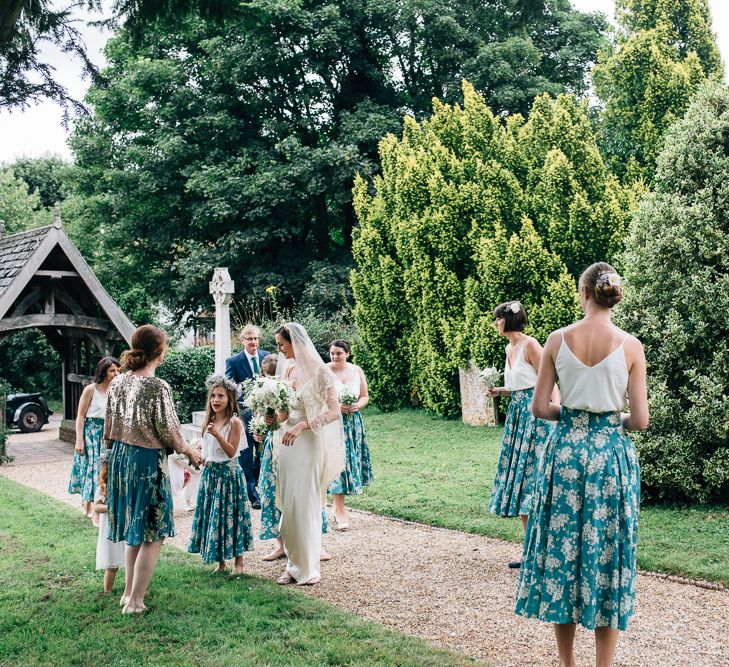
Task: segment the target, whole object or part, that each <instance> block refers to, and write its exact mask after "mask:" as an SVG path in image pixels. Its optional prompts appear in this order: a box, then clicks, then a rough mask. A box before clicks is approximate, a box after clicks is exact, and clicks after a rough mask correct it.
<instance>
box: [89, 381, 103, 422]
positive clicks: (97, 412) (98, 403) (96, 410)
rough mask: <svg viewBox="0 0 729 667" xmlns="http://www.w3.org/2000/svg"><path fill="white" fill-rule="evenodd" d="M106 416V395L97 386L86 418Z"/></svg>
mask: <svg viewBox="0 0 729 667" xmlns="http://www.w3.org/2000/svg"><path fill="white" fill-rule="evenodd" d="M105 417H106V395H105V394H102V393H101V392H100V391H99V390H98V389H97V388H96V387H95V386H94V393H93V394H92V395H91V403H89V409H88V410H86V419H104V418H105Z"/></svg>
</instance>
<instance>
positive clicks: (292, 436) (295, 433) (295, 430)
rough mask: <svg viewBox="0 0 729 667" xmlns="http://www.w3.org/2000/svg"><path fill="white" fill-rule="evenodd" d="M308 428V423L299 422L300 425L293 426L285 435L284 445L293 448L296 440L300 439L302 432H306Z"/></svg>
mask: <svg viewBox="0 0 729 667" xmlns="http://www.w3.org/2000/svg"><path fill="white" fill-rule="evenodd" d="M307 428H308V425H307V424H306V422H299V423H298V424H296V425H294V426H292V427H291V428H290V429H289V430H288V431H286V433H285V434H284V437H283V441H282V442H283V444H284V445H286V446H287V447H291V445H293V444H294V440H296V438H298V437H299V436H300V435H301V433H302V431H304V430H306V429H307Z"/></svg>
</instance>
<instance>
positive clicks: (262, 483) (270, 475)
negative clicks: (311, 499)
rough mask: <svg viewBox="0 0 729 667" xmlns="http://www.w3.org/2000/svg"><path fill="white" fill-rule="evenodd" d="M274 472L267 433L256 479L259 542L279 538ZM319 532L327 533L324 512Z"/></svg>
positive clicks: (327, 523)
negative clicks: (259, 511) (258, 499)
mask: <svg viewBox="0 0 729 667" xmlns="http://www.w3.org/2000/svg"><path fill="white" fill-rule="evenodd" d="M276 477H277V475H276V470H275V469H274V466H273V433H272V432H269V433H268V435H266V439H265V440H264V441H263V454H262V455H261V474H260V476H259V477H258V493H259V495H260V496H261V527H260V529H259V530H258V539H259V540H274V539H276V538H277V537H278V536H279V525H280V523H281V512H280V510H279V509H278V508H277V507H276ZM321 532H322V533H328V532H329V520H328V519H327V512H326V510H324V509H323V510H322V511H321Z"/></svg>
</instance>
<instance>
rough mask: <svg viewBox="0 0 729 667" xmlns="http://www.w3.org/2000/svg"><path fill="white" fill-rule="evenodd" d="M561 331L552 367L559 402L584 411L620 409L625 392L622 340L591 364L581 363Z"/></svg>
mask: <svg viewBox="0 0 729 667" xmlns="http://www.w3.org/2000/svg"><path fill="white" fill-rule="evenodd" d="M561 333H562V344H561V345H560V348H559V353H558V354H557V360H556V363H555V368H556V370H557V377H558V378H559V392H560V396H561V397H562V405H564V406H565V407H566V408H570V409H572V410H586V411H587V412H621V411H623V410H625V406H626V404H627V392H628V365H627V364H626V362H625V350H624V346H625V340H626V338H627V337H628V336H627V334H626V336H625V338H623V340H622V342H621V343H620V345H619V346H618V347H617V348H616V349H614V350H613V351H612V352H611V353H610V354H608V355H607V357H604V358H603V359H602V360H601V361H599V362H598V363H596V364H595V365H594V366H585V364H583V363H582V362H581V361H580V360H579V359H578V358H577V357H576V356H575V355H574V353H573V352H572V350H570V348H569V346H568V345H567V341H566V340H565V339H564V332H561Z"/></svg>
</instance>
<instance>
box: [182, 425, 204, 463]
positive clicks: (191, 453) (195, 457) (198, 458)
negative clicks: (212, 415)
mask: <svg viewBox="0 0 729 667" xmlns="http://www.w3.org/2000/svg"><path fill="white" fill-rule="evenodd" d="M209 427H210V425H208V428H209ZM185 456H187V458H188V459H189V461H190V465H191V466H192V467H193V468H199V467H200V466H201V465H202V464H203V463H205V459H204V458H203V455H202V452H200V451H199V450H197V449H193V448H192V447H188V449H187V451H186V452H185Z"/></svg>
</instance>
